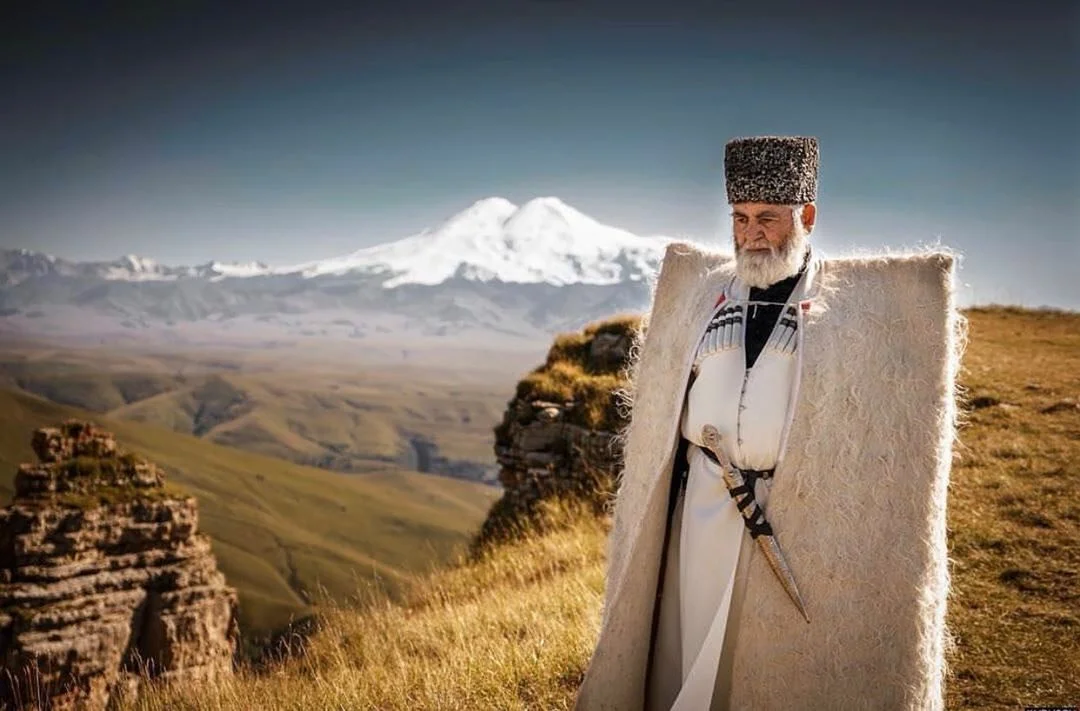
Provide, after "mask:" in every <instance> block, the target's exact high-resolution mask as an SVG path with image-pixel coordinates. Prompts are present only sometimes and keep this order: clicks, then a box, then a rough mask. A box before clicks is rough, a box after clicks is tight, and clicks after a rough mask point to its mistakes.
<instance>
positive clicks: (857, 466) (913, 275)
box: [575, 242, 964, 711]
mask: <svg viewBox="0 0 1080 711" xmlns="http://www.w3.org/2000/svg"><path fill="white" fill-rule="evenodd" d="M733 273H734V263H733V259H732V257H731V256H730V255H725V254H722V253H719V252H715V251H712V250H708V249H705V248H702V247H700V246H697V245H694V244H692V243H687V242H675V243H672V244H670V245H668V247H667V250H666V252H665V256H664V260H663V262H662V265H661V269H660V273H659V277H658V278H657V280H656V282H655V283H654V284H653V294H652V304H651V308H650V310H649V312H648V313H647V314H646V315H645V318H644V319H643V321H642V329H641V331H639V333H638V338H637V341H636V343H635V347H634V348H632V349H631V362H630V375H631V380H630V383H631V384H630V387H629V389H628V392H627V398H628V404H630V405H631V407H632V409H631V417H630V422H629V425H628V426H627V428H626V430H625V431H624V432H623V433H622V437H623V463H622V470H621V472H620V476H619V483H618V490H617V494H616V499H615V509H614V523H613V527H612V531H611V535H610V538H609V542H608V570H607V578H606V587H605V598H604V609H603V614H602V620H601V628H600V630H599V636H598V640H597V644H596V648H595V650H594V652H593V655H592V659H591V661H590V664H589V668H588V670H587V672H586V675H585V679H584V681H583V682H582V685H581V687H580V689H579V692H578V697H577V702H576V707H575V708H577V709H581V710H582V711H592V710H593V709H619V710H621V711H636V710H639V709H645V707H646V704H645V682H646V678H647V675H648V669H647V667H648V661H649V651H650V647H651V645H652V639H651V626H652V619H653V613H654V609H655V605H656V603H657V595H658V592H659V586H658V577H659V572H660V561H661V557H662V549H663V546H664V540H665V532H666V530H667V529H668V526H669V525H670V523H669V520H668V518H667V516H668V510H669V507H668V503H669V495H670V492H671V478H672V477H671V474H672V464H673V461H674V458H675V454H676V447H677V442H678V433H677V425H678V419H679V413H680V412H681V410H682V405H683V400H684V398H685V394H686V383H687V378H688V375H689V371H690V366H691V357H692V355H693V350H694V346H695V345H696V340H697V338H698V336H699V335H700V333H701V332H702V330H703V328H704V325H705V323H706V321H707V319H708V318H709V315H710V314H711V312H712V309H713V306H714V304H715V300H716V295H717V294H718V293H720V291H721V289H722V288H723V285H724V284H725V283H726V282H727V280H729V279H730V278H731V277H732V275H733ZM953 275H954V259H953V257H952V255H951V254H949V253H947V252H925V253H916V254H905V255H882V256H871V257H848V258H837V259H826V260H824V261H823V262H822V264H821V270H820V278H819V279H818V280H817V283H816V285H815V289H814V292H813V294H812V297H811V298H810V299H809V303H808V304H807V306H808V310H807V311H806V312H805V319H804V325H803V327H802V331H803V335H802V338H803V342H802V345H801V346H800V349H801V351H802V360H801V365H800V369H799V373H798V374H797V375H796V379H797V384H796V402H795V405H794V408H795V409H794V414H793V420H792V423H791V429H790V432H789V436H788V440H787V444H786V447H785V449H784V451H783V452H782V453H781V455H780V461H779V462H778V465H777V468H776V473H775V478H774V484H773V487H772V490H771V493H770V496H769V504H768V516H769V519H770V521H771V522H772V525H773V528H774V529H775V531H776V535H777V539H778V541H779V543H780V545H781V547H782V548H783V550H784V552H785V554H786V556H787V559H788V562H789V563H790V565H791V567H792V569H793V571H794V573H795V575H796V576H797V578H798V582H799V586H800V589H801V590H802V593H803V597H804V599H805V600H806V604H807V610H808V613H809V616H810V619H811V621H812V622H811V623H810V624H807V623H806V622H805V621H804V620H803V619H802V618H801V616H800V615H799V613H798V611H797V610H796V609H795V607H794V606H793V605H792V604H791V601H790V600H789V599H788V598H787V596H786V594H785V593H784V591H783V589H782V588H781V587H780V586H779V585H778V584H777V582H776V580H775V578H774V577H773V574H772V571H771V570H770V569H769V567H768V565H767V563H766V561H765V560H764V559H763V557H761V556H760V555H757V556H756V557H753V558H752V559H751V560H750V562H749V566H748V572H747V576H746V580H745V586H746V587H745V589H744V594H745V599H746V600H747V601H748V602H747V604H746V605H744V606H743V608H742V610H741V612H740V614H741V617H740V618H739V623H738V628H739V629H740V630H743V632H740V635H739V638H738V640H737V643H736V646H735V661H734V668H733V670H732V679H731V684H732V689H731V697H730V705H731V708H735V709H780V708H796V707H798V708H830V709H841V708H843V709H847V708H851V709H855V708H859V709H861V708H867V709H870V708H876V709H880V708H889V709H910V710H915V709H940V708H942V706H943V676H944V646H945V639H946V634H945V603H946V595H947V592H948V584H949V578H948V568H947V551H946V537H945V503H946V492H947V485H948V476H949V469H950V462H951V448H952V442H953V437H954V432H955V392H954V388H955V379H956V369H957V364H958V361H959V356H960V349H961V344H962V341H963V325H964V322H963V319H962V318H961V317H960V315H959V313H958V312H957V310H956V308H955V304H954V299H953V287H952V278H953ZM664 592H665V594H669V593H670V591H664Z"/></svg>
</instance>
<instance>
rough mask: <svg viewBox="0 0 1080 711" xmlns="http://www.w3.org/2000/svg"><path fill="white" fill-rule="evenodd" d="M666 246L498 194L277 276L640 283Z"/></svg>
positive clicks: (551, 201)
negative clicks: (428, 225) (399, 235)
mask: <svg viewBox="0 0 1080 711" xmlns="http://www.w3.org/2000/svg"><path fill="white" fill-rule="evenodd" d="M666 241H667V240H666V239H664V238H649V237H638V236H637V235H634V234H631V233H629V232H626V231H625V230H620V229H617V228H615V227H608V226H607V225H602V224H600V223H599V222H597V221H596V220H594V219H592V218H591V217H588V216H587V215H584V214H582V213H581V212H579V211H577V210H575V209H574V208H572V207H570V206H569V205H567V204H566V203H564V202H562V201H561V200H559V199H558V198H554V197H544V198H536V199H534V200H530V201H529V202H527V203H525V204H524V205H522V206H521V207H518V206H516V205H514V204H513V203H512V202H510V201H509V200H505V199H503V198H497V197H496V198H488V199H485V200H480V201H479V202H476V203H474V204H473V205H472V206H471V207H469V208H468V209H466V210H464V211H462V212H460V213H458V214H457V215H454V216H453V217H451V218H450V219H449V220H447V221H445V222H444V223H442V224H441V225H439V226H438V227H436V228H434V229H429V230H424V231H423V232H421V233H420V234H418V235H413V236H411V237H406V238H405V239H401V240H398V241H396V242H390V243H388V244H380V245H376V246H374V247H368V248H366V249H361V250H358V251H356V252H353V253H352V254H349V255H346V256H344V257H339V258H336V259H327V260H322V261H316V262H310V263H307V264H301V265H298V266H296V267H292V268H285V269H278V270H275V271H276V272H277V273H289V272H294V271H295V272H299V273H301V274H303V275H304V276H308V277H310V276H318V275H321V274H344V273H347V272H350V271H364V272H368V273H372V274H387V275H392V276H389V278H387V279H386V281H384V282H383V286H384V287H386V288H393V287H395V286H400V285H402V284H439V283H442V282H444V281H446V280H447V279H452V278H465V279H471V280H474V281H492V280H498V281H502V282H511V283H523V284H535V283H547V284H556V285H562V284H615V283H618V282H621V281H636V280H639V279H641V277H642V274H643V273H644V272H647V271H649V270H651V269H654V268H655V267H656V265H657V264H658V262H659V259H660V257H661V255H662V254H663V249H664V244H665V243H666Z"/></svg>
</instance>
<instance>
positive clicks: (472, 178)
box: [0, 0, 1080, 308]
mask: <svg viewBox="0 0 1080 711" xmlns="http://www.w3.org/2000/svg"><path fill="white" fill-rule="evenodd" d="M1078 30H1080V16H1078V14H1077V9H1076V6H1075V5H1073V4H1070V3H1065V2H1060V3H1059V2H1048V3H1044V4H1043V6H1042V7H1040V8H1039V9H1038V11H1035V10H1034V9H1029V10H1024V9H1022V8H1019V7H1015V6H1013V5H1011V4H1006V3H999V2H989V3H977V4H976V3H972V2H953V3H944V4H942V3H928V2H919V3H916V4H907V5H905V6H904V7H903V8H890V7H875V8H867V7H864V6H863V5H860V4H856V3H853V2H844V3H831V4H830V5H828V6H822V7H819V8H815V9H813V10H807V9H804V8H800V7H799V6H798V5H797V4H794V3H790V2H788V3H771V4H769V5H768V6H766V5H761V4H759V5H757V6H755V7H746V6H742V5H737V6H736V5H723V6H720V5H718V4H717V3H706V2H702V1H698V0H694V1H683V2H676V3H674V4H671V5H669V6H667V7H664V8H656V7H649V6H648V5H647V4H643V3H634V2H624V3H618V4H616V3H611V2H606V1H602V2H593V1H590V0H576V1H575V0H563V1H559V2H555V1H553V0H548V1H546V2H539V1H533V2H525V1H520V2H514V1H511V2H495V1H494V0H468V2H464V3H460V4H456V5H455V6H454V7H453V8H450V7H446V6H444V5H441V4H432V3H430V2H418V1H412V2H399V3H393V4H391V3H385V4H381V3H369V4H365V5H364V7H363V8H358V7H354V6H353V5H352V4H343V3H329V4H328V3H314V4H312V3H306V4H304V5H302V6H301V5H299V4H298V5H295V6H290V5H288V4H275V5H274V7H273V8H267V7H262V6H259V7H254V6H252V7H248V6H246V5H243V4H236V5H231V6H230V7H229V8H225V9H223V8H218V7H216V6H213V5H210V4H208V3H198V2H194V3H186V4H185V5H184V6H183V7H173V8H153V9H150V8H147V9H143V10H141V11H139V12H135V11H133V10H127V11H125V10H122V9H116V8H113V9H111V10H109V11H108V12H104V11H99V12H93V11H90V10H79V11H75V10H73V11H71V12H70V13H67V14H65V15H63V16H59V15H49V14H46V13H41V14H39V15H38V16H37V17H28V18H26V19H21V20H20V21H18V22H9V23H6V29H5V30H3V34H4V39H5V42H4V47H5V49H4V54H5V61H4V62H3V63H2V64H0V76H2V77H3V78H4V80H5V86H8V87H10V92H9V95H8V100H9V101H8V104H9V106H10V110H6V111H5V112H4V113H3V114H2V115H0V150H2V151H3V154H4V155H5V163H4V167H3V169H0V246H3V247H5V248H25V249H32V250H37V251H43V252H47V253H50V254H55V255H56V256H59V257H63V258H65V259H71V260H76V261H87V260H111V259H115V258H118V257H120V256H122V255H125V254H137V255H139V256H144V257H151V258H153V259H155V260H157V261H159V262H162V263H164V264H198V263H205V262H207V261H210V260H222V261H238V262H248V261H261V262H265V263H267V264H270V265H274V266H279V265H289V264H296V263H301V262H305V261H310V260H313V259H322V258H328V257H333V256H338V255H341V254H345V253H348V252H351V251H355V250H357V249H361V248H363V247H367V246H371V245H374V244H377V243H383V242H388V241H392V240H396V239H400V238H403V237H406V236H409V235H412V234H416V233H418V232H420V231H422V230H423V229H425V228H429V227H433V226H435V225H437V224H438V223H439V222H441V221H442V220H444V219H446V218H448V217H449V216H451V215H452V214H454V213H456V212H458V211H460V210H462V209H464V208H465V207H467V206H468V205H469V204H471V203H472V202H475V201H476V200H479V199H482V198H486V197H493V196H499V197H504V198H507V199H509V200H511V201H512V202H514V203H517V204H519V205H520V204H523V203H524V202H527V201H528V200H529V199H531V198H534V197H541V196H555V197H558V198H560V199H562V200H563V201H565V202H566V203H568V204H569V205H571V206H573V207H575V208H577V209H579V210H581V211H582V212H584V213H585V214H587V215H589V216H591V217H593V218H595V219H597V220H599V221H600V222H603V223H605V224H609V225H612V226H615V227H619V228H622V229H626V230H628V231H631V232H633V233H635V234H639V235H645V236H648V235H664V236H670V237H685V238H689V239H693V240H695V241H698V242H703V243H707V244H713V245H717V246H723V247H724V248H727V245H728V244H729V236H728V235H729V227H728V224H727V220H726V215H727V211H728V206H727V205H726V200H725V198H724V182H723V165H722V157H723V145H724V143H725V142H726V141H727V140H728V139H729V138H731V137H733V136H737V135H748V134H764V133H785V134H809V135H815V136H817V137H818V138H819V140H820V142H821V151H822V166H821V187H820V194H819V199H818V204H819V215H820V216H819V228H818V230H817V231H816V232H815V235H814V239H815V240H816V242H817V243H818V244H819V245H821V247H822V248H823V249H824V250H825V251H827V252H832V253H844V252H847V251H851V250H856V249H858V250H868V249H879V248H891V249H899V248H904V247H915V246H918V245H922V244H927V243H934V242H937V241H938V240H939V239H940V242H941V243H942V244H944V245H946V246H948V247H950V248H953V249H955V250H957V251H959V252H960V253H961V254H962V255H963V258H962V265H963V268H962V270H961V273H960V276H961V281H962V282H963V283H964V284H966V285H967V286H965V287H964V289H965V290H966V293H967V294H968V296H967V298H968V300H971V301H975V302H978V303H986V302H999V303H1015V304H1022V305H1051V306H1061V307H1066V308H1077V307H1080V280H1077V279H1076V278H1075V273H1076V269H1075V266H1074V265H1075V264H1076V260H1077V258H1080V235H1078V231H1077V229H1076V225H1077V224H1080V222H1078V220H1077V218H1078V217H1080V171H1078V169H1077V165H1080V140H1078V137H1077V135H1076V126H1077V125H1080V105H1078V104H1080V99H1078V97H1077V92H1075V91H1070V90H1068V89H1067V88H1068V87H1071V86H1075V85H1076V84H1077V79H1078V77H1080V72H1078V68H1080V61H1078V49H1077V44H1078V43H1077V36H1078Z"/></svg>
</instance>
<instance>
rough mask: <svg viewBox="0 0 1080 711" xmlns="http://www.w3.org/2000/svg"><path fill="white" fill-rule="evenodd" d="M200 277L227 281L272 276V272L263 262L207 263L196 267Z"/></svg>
mask: <svg viewBox="0 0 1080 711" xmlns="http://www.w3.org/2000/svg"><path fill="white" fill-rule="evenodd" d="M195 272H196V274H197V275H198V276H202V277H209V278H211V279H226V278H229V277H236V278H244V277H253V276H262V275H264V274H270V273H271V272H272V270H271V269H270V267H269V266H267V265H266V264H263V263H262V262H219V261H216V260H215V261H212V262H207V263H206V264H202V265H200V266H198V267H196V269H195Z"/></svg>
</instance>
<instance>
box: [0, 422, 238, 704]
mask: <svg viewBox="0 0 1080 711" xmlns="http://www.w3.org/2000/svg"><path fill="white" fill-rule="evenodd" d="M32 444H33V448H34V451H35V452H36V454H37V456H38V458H39V459H40V463H37V464H23V465H21V466H20V468H19V471H18V473H17V474H16V478H15V497H14V500H13V502H12V504H11V505H10V506H9V507H7V508H6V509H3V510H2V511H0V659H2V660H3V667H4V674H3V675H2V678H0V702H3V703H5V704H7V707H16V708H18V707H20V706H24V707H25V706H31V707H38V708H52V709H66V708H80V709H83V708H87V709H102V708H105V707H106V706H107V705H108V704H109V702H110V699H116V698H118V697H120V696H127V697H128V698H130V697H131V695H133V694H135V693H137V691H138V687H139V683H140V680H141V679H143V678H146V677H166V678H173V679H176V678H180V679H205V678H207V677H210V676H213V675H216V674H221V673H231V670H232V664H233V657H234V655H235V651H236V641H237V626H236V604H237V596H236V591H235V590H233V589H231V588H229V587H227V586H226V585H225V579H224V576H223V575H222V574H221V573H220V572H219V571H218V569H217V564H216V561H215V558H214V556H213V554H212V553H211V550H210V540H209V538H207V536H206V535H205V534H202V533H199V532H198V507H197V505H196V501H195V499H194V498H193V497H186V496H181V495H176V494H174V493H173V492H171V490H169V489H168V488H167V486H166V484H165V482H164V478H163V475H162V473H161V471H160V470H159V469H158V468H157V467H156V466H155V465H154V464H152V463H149V462H146V461H142V460H140V459H139V458H138V457H136V456H134V455H132V454H129V453H126V452H123V451H121V450H120V448H118V447H117V444H116V441H115V439H114V438H113V437H112V435H110V434H109V433H107V432H103V431H101V430H99V429H97V428H95V427H94V426H93V425H92V424H89V423H82V422H76V421H69V422H65V423H64V424H63V426H62V427H60V428H46V429H41V430H38V431H37V432H36V433H35V434H34V438H33V443H32Z"/></svg>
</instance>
